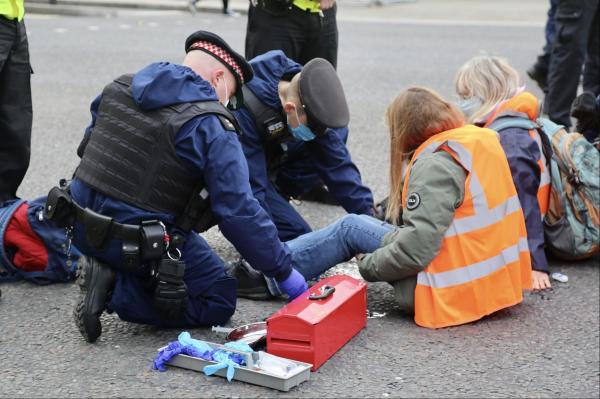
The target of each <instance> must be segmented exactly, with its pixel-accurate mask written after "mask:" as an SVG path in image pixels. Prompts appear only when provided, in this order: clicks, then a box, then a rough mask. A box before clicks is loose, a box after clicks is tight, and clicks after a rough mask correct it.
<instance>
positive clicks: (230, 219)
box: [199, 116, 292, 279]
mask: <svg viewBox="0 0 600 399" xmlns="http://www.w3.org/2000/svg"><path fill="white" fill-rule="evenodd" d="M199 130H201V131H200V132H199V134H202V135H204V137H206V142H205V145H206V148H205V154H206V162H205V165H204V168H203V170H204V179H205V182H206V185H207V189H208V192H209V193H210V198H211V207H212V210H213V212H214V214H215V216H216V218H217V220H218V222H219V228H220V229H221V232H222V233H223V235H224V236H225V237H226V238H227V239H228V240H229V241H231V243H232V244H233V245H234V246H235V248H236V249H237V250H238V251H239V253H240V254H241V255H242V256H243V257H244V259H246V260H247V261H248V262H249V263H250V265H252V267H254V268H255V269H257V270H260V271H262V272H263V273H264V274H266V275H267V276H269V277H275V278H277V279H281V278H285V277H287V276H288V275H289V274H290V272H291V270H292V269H291V257H290V253H289V249H288V248H287V246H286V245H285V244H283V243H281V241H279V238H278V236H277V229H276V228H275V225H274V224H273V222H272V221H271V219H270V218H269V216H268V215H267V213H266V212H265V210H264V209H263V208H262V207H261V206H260V205H259V203H258V201H257V200H256V199H255V198H254V196H253V195H252V190H251V189H250V183H249V180H248V166H247V164H246V159H245V158H244V154H243V152H242V148H241V145H240V142H239V140H238V137H237V135H236V134H235V133H234V132H233V131H226V130H224V129H223V127H222V125H221V123H220V121H219V119H218V118H216V117H213V116H211V117H207V118H203V121H202V123H201V126H200V129H199ZM208 132H209V133H208Z"/></svg>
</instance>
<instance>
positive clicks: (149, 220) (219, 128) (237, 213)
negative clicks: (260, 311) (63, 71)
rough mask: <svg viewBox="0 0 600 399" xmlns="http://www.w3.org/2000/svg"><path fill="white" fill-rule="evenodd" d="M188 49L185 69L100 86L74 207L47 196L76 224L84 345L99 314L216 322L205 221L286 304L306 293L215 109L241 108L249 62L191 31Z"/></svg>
mask: <svg viewBox="0 0 600 399" xmlns="http://www.w3.org/2000/svg"><path fill="white" fill-rule="evenodd" d="M185 50H186V53H187V55H186V56H185V59H184V60H183V64H182V65H178V64H171V63H165V62H160V63H154V64H150V65H148V66H147V67H145V68H143V69H142V70H141V71H139V72H138V73H136V74H134V75H123V76H121V77H119V78H117V79H116V80H115V81H113V82H111V83H109V84H108V85H107V86H106V87H105V89H104V91H103V92H102V94H101V96H99V97H98V98H97V99H96V100H95V101H94V102H93V103H92V105H91V112H92V123H91V125H90V126H89V128H88V129H87V131H86V135H85V139H84V141H83V142H82V145H80V148H79V150H78V153H79V154H80V156H81V157H82V159H81V163H80V164H79V166H78V167H77V170H76V171H75V174H74V179H73V181H72V182H71V184H70V198H72V201H73V206H72V208H71V207H69V206H68V205H67V206H64V205H63V206H62V207H61V204H65V203H66V204H68V203H69V192H68V190H66V188H64V187H63V188H62V189H59V188H55V189H53V190H52V191H51V192H50V194H49V196H48V205H47V211H48V213H49V216H51V217H52V220H54V221H55V222H56V223H60V222H61V219H64V214H66V215H72V217H74V218H75V223H74V225H73V226H74V231H73V234H74V239H73V242H74V244H75V245H76V246H77V248H79V249H80V250H81V252H82V253H83V254H85V255H86V256H85V257H82V259H81V261H80V265H79V268H78V284H79V285H80V288H81V296H80V299H79V301H78V303H77V305H76V309H75V312H74V316H75V321H76V323H77V326H78V328H79V330H80V332H81V334H82V335H83V336H84V338H85V339H86V340H87V341H89V342H94V341H95V340H96V339H97V338H98V337H99V336H100V334H101V331H102V326H101V323H100V315H101V314H102V313H103V311H104V310H105V309H106V310H107V311H109V312H113V311H114V312H116V313H117V314H118V315H119V317H120V318H121V319H123V320H126V321H132V322H136V323H145V324H152V325H158V326H169V327H186V326H187V327H190V326H192V327H193V326H210V325H218V324H222V323H225V322H226V321H227V320H228V319H229V318H230V317H231V315H232V314H233V312H234V310H235V306H236V293H235V285H236V284H235V280H234V279H232V278H230V277H228V276H227V275H226V274H225V272H224V269H223V262H222V260H221V259H220V258H219V257H218V256H217V255H216V254H215V252H213V251H212V250H211V248H210V247H209V246H208V244H207V243H206V241H205V240H204V239H203V238H202V237H201V236H200V235H198V234H197V233H198V232H201V231H203V230H205V229H207V228H208V227H210V226H211V225H213V222H212V220H213V219H214V221H215V222H217V223H218V225H219V228H220V230H221V232H222V233H223V235H224V236H225V237H226V238H227V239H229V240H230V241H231V242H232V243H233V244H234V246H235V247H236V249H237V250H238V251H239V252H240V253H241V254H242V255H243V256H244V258H245V259H247V260H248V262H250V264H251V265H252V266H253V267H255V268H256V269H258V270H260V271H262V272H263V273H265V275H267V276H268V277H272V278H274V279H275V280H276V281H277V282H278V284H279V288H280V289H281V290H282V291H283V292H285V293H286V294H287V295H288V296H289V297H291V298H294V297H296V296H297V295H299V294H300V293H301V292H303V291H304V290H305V289H306V287H307V286H306V281H305V280H304V278H303V277H302V275H300V273H298V272H297V271H295V270H294V269H293V268H292V267H291V261H290V255H289V252H288V250H287V247H286V246H285V245H283V244H282V243H281V242H280V241H279V239H278V238H277V230H276V229H275V226H274V225H273V223H272V222H271V220H270V218H269V217H268V215H267V213H266V212H265V211H264V210H263V209H262V208H261V207H260V205H259V203H258V201H256V199H255V198H254V197H253V196H252V191H251V189H250V185H249V178H248V169H247V166H246V161H245V159H244V155H243V152H242V149H241V146H240V143H239V141H238V137H237V134H236V130H237V127H236V126H235V125H236V122H235V118H234V117H233V115H231V114H230V113H229V112H228V111H227V109H226V108H225V107H224V106H223V105H227V104H229V103H230V102H231V103H232V104H233V103H234V101H235V104H237V105H238V106H239V105H240V104H241V103H242V101H243V99H242V94H241V90H240V88H241V86H242V85H243V84H244V83H246V82H248V81H249V80H250V79H251V78H252V69H251V67H250V65H248V63H247V62H246V61H245V60H244V59H243V58H242V57H241V56H240V55H238V54H237V53H235V52H234V51H233V50H232V49H231V48H230V47H229V45H228V44H227V43H226V42H225V41H223V40H222V39H221V38H220V37H219V36H217V35H215V34H213V33H210V32H205V31H198V32H196V33H194V34H192V35H191V36H190V37H188V39H187V40H186V43H185ZM230 100H231V101H230ZM221 104H223V105H221ZM117 138H118V140H117ZM64 209H67V211H64ZM67 219H68V217H67ZM63 222H64V221H63Z"/></svg>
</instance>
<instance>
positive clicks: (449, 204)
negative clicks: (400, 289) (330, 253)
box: [359, 151, 466, 281]
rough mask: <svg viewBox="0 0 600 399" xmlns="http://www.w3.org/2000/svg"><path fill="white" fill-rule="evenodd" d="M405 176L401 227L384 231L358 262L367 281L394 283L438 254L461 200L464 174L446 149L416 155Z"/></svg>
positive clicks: (417, 269)
mask: <svg viewBox="0 0 600 399" xmlns="http://www.w3.org/2000/svg"><path fill="white" fill-rule="evenodd" d="M409 179H410V180H409V182H408V190H407V194H406V195H407V200H406V206H405V207H404V209H403V213H402V218H403V221H404V225H402V226H401V227H400V228H399V229H397V230H394V231H392V232H390V233H388V234H386V235H385V237H384V239H383V242H382V245H381V247H380V248H378V249H377V250H376V251H375V252H373V253H371V254H368V255H366V256H365V257H364V258H363V259H362V261H360V262H359V271H360V274H361V275H362V276H363V278H364V279H365V280H367V281H396V280H401V279H404V278H406V277H410V276H413V275H416V274H417V273H419V272H420V271H422V270H423V269H424V268H425V267H426V266H427V265H428V264H429V263H431V261H432V260H433V258H434V257H435V256H436V255H437V254H438V252H439V250H440V246H441V243H442V239H443V238H444V233H445V232H446V230H448V227H449V226H450V224H451V223H452V220H453V218H454V212H455V209H456V208H457V207H458V206H459V205H460V204H461V203H462V201H463V199H464V186H465V180H466V172H465V170H464V169H463V168H462V167H461V166H460V165H459V164H458V163H456V162H455V161H454V159H453V158H452V157H451V156H450V154H448V153H447V152H444V151H440V152H436V153H433V154H427V155H424V156H422V157H421V158H420V159H419V160H418V161H416V162H415V163H414V164H413V167H412V171H411V173H410V177H409ZM411 197H412V198H411ZM409 203H410V204H411V205H409ZM411 208H412V209H411Z"/></svg>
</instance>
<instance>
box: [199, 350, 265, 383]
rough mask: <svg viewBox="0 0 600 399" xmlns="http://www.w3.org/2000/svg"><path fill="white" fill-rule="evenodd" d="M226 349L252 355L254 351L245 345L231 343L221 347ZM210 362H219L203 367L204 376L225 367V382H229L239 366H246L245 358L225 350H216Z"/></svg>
mask: <svg viewBox="0 0 600 399" xmlns="http://www.w3.org/2000/svg"><path fill="white" fill-rule="evenodd" d="M223 346H225V347H227V348H231V349H235V350H237V351H242V352H248V353H252V352H254V350H253V349H252V348H251V347H250V346H249V345H248V344H246V343H243V342H238V341H233V342H227V343H225V345H223ZM212 360H213V361H215V362H219V363H218V364H211V365H209V366H205V367H204V368H203V369H202V371H204V374H206V375H212V374H214V373H216V372H217V371H218V370H221V369H224V368H225V367H227V381H231V380H232V379H233V375H234V374H235V368H236V367H237V366H238V365H240V366H244V365H246V363H245V360H246V358H245V357H244V356H243V355H241V354H239V353H233V352H229V351H226V350H218V351H216V352H215V353H213V354H212Z"/></svg>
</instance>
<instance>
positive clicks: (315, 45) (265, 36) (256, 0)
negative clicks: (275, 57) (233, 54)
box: [246, 0, 338, 68]
mask: <svg viewBox="0 0 600 399" xmlns="http://www.w3.org/2000/svg"><path fill="white" fill-rule="evenodd" d="M336 13H337V4H336V3H335V0H251V1H250V8H249V9H248V25H247V27H246V59H248V60H250V59H253V58H254V57H256V56H258V55H260V54H264V53H266V52H267V51H270V50H282V51H283V52H284V53H285V55H286V56H288V57H289V58H291V59H293V60H294V61H296V62H298V63H299V64H301V65H305V64H306V63H307V62H308V61H310V60H312V59H313V58H317V57H319V58H324V59H326V60H327V61H329V62H330V63H331V65H333V67H334V68H337V51H338V29H337V22H336Z"/></svg>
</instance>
